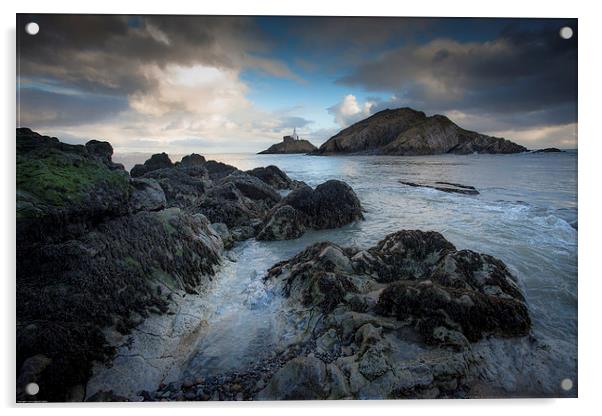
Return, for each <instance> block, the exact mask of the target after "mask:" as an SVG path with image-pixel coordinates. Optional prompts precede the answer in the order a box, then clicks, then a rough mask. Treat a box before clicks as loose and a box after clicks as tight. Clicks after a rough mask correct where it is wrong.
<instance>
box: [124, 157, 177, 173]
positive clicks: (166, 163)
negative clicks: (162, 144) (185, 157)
mask: <svg viewBox="0 0 602 416" xmlns="http://www.w3.org/2000/svg"><path fill="white" fill-rule="evenodd" d="M171 167H173V163H172V161H171V159H170V158H169V156H168V155H167V153H165V152H164V153H157V154H154V155H152V156H151V157H150V159H148V160H147V161H146V162H144V164H143V165H136V166H134V167H133V168H132V170H131V171H130V175H132V177H138V176H142V175H144V174H145V173H147V172H152V171H153V170H157V169H165V168H171Z"/></svg>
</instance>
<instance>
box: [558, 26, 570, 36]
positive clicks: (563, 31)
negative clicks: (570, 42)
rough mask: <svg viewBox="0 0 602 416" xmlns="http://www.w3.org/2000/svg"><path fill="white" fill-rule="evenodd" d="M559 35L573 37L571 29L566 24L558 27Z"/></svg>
mask: <svg viewBox="0 0 602 416" xmlns="http://www.w3.org/2000/svg"><path fill="white" fill-rule="evenodd" d="M560 37H561V38H562V39H570V38H572V37H573V29H571V28H570V27H568V26H565V27H563V28H561V29H560Z"/></svg>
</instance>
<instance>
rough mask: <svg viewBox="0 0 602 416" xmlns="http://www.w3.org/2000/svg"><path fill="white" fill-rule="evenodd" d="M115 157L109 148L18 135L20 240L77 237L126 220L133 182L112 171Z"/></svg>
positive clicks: (30, 134) (28, 133)
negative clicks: (94, 227)
mask: <svg viewBox="0 0 602 416" xmlns="http://www.w3.org/2000/svg"><path fill="white" fill-rule="evenodd" d="M99 149H101V150H99ZM91 152H92V153H91ZM111 152H112V149H111V150H110V151H109V149H108V148H107V147H106V146H104V144H103V145H99V146H98V147H97V146H96V145H93V146H89V147H85V146H81V145H69V144H65V143H61V142H59V141H58V139H56V138H54V137H47V136H41V135H40V134H38V133H35V132H32V131H31V130H29V129H17V158H16V159H17V160H16V162H17V240H18V241H21V242H22V243H23V244H26V243H28V242H36V241H41V240H56V239H61V238H63V237H64V236H76V235H79V234H81V233H82V232H85V231H86V230H87V229H88V227H90V226H92V225H93V224H95V223H98V222H100V221H103V220H105V219H108V218H112V217H116V216H119V215H124V214H126V213H127V212H128V200H129V193H130V189H131V188H130V185H129V180H128V179H129V178H128V175H127V173H126V172H125V171H123V170H120V169H112V168H110V167H109V166H107V164H106V163H105V162H107V163H109V162H110V159H108V158H109V153H111ZM99 155H101V157H100V156H99Z"/></svg>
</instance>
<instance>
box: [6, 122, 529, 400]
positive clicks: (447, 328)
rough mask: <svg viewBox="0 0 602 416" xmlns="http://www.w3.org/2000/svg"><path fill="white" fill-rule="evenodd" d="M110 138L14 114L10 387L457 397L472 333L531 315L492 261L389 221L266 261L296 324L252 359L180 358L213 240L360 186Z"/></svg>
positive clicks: (239, 234) (518, 327)
mask: <svg viewBox="0 0 602 416" xmlns="http://www.w3.org/2000/svg"><path fill="white" fill-rule="evenodd" d="M112 154H113V148H112V146H111V145H110V144H109V143H107V142H102V141H95V140H93V141H90V142H88V143H86V144H85V145H69V144H65V143H62V142H60V141H59V140H58V139H56V138H53V137H47V136H42V135H40V134H38V133H36V132H33V131H31V130H30V129H26V128H20V129H17V285H16V286H17V336H16V338H17V363H16V364H17V399H18V400H27V396H26V395H25V393H24V388H25V385H26V384H27V383H31V382H36V383H38V384H39V385H40V393H39V395H38V396H37V397H36V399H37V400H48V401H82V400H90V401H94V400H102V401H112V400H123V401H125V400H147V401H156V400H276V399H343V398H360V399H364V398H366V399H373V398H389V399H390V398H405V397H415V398H435V397H471V391H472V389H473V387H474V385H475V383H476V382H477V381H478V380H479V374H480V371H481V369H482V368H483V366H486V365H487V362H488V360H490V359H491V357H489V358H488V356H487V354H486V353H482V352H480V351H479V343H480V342H481V341H482V340H484V339H489V338H496V337H498V338H521V337H525V336H527V335H528V334H529V333H530V329H531V318H530V315H529V311H528V308H527V305H526V303H525V299H524V296H523V294H522V292H521V289H520V288H519V285H518V284H517V281H516V278H515V276H514V275H513V274H512V273H511V272H510V270H509V269H508V268H507V267H506V265H505V264H504V263H503V262H502V261H500V260H498V259H496V258H494V257H492V256H489V255H487V254H482V253H478V252H474V251H471V250H459V249H457V248H456V247H455V246H454V245H453V244H452V243H450V242H449V241H447V240H446V239H445V238H444V237H443V236H442V235H441V234H439V233H436V232H430V231H419V230H401V231H398V232H394V233H391V234H389V235H387V236H385V237H384V238H383V239H382V240H381V241H379V242H378V243H376V245H374V246H373V247H370V248H360V247H343V246H339V245H337V244H334V243H331V242H328V241H324V242H321V243H316V244H310V245H308V246H307V247H306V248H305V249H304V250H302V251H301V252H299V253H298V254H296V255H294V256H292V257H291V258H289V259H287V260H283V261H280V262H278V263H276V264H274V265H273V266H272V267H271V268H269V270H268V271H267V272H266V273H263V272H262V275H260V276H257V279H256V281H255V282H254V284H258V285H261V286H263V290H265V291H266V292H267V291H269V292H273V293H277V294H279V296H281V297H282V299H283V301H282V302H283V306H282V307H283V308H284V309H283V310H282V313H281V314H279V315H278V316H280V315H282V316H284V315H285V314H286V315H290V316H295V322H297V323H299V324H300V327H301V329H302V331H301V333H299V334H298V335H297V336H296V337H295V338H294V339H293V340H289V341H287V342H285V343H282V344H278V345H275V346H274V348H273V350H270V351H268V352H269V353H270V354H269V356H268V357H267V358H262V357H257V358H256V360H255V363H254V364H253V365H252V366H251V367H245V368H239V369H236V370H235V371H231V370H229V371H224V372H223V373H222V374H219V375H218V376H216V377H201V376H198V375H197V376H195V375H194V373H192V374H191V372H190V371H188V372H181V371H182V368H181V366H184V365H185V364H186V362H187V360H188V358H189V356H190V354H191V353H192V351H191V349H192V348H193V347H194V346H195V345H197V344H198V341H197V339H198V338H199V337H202V334H203V330H204V328H205V326H206V325H207V322H206V321H205V320H204V319H203V318H202V317H201V316H200V315H199V314H198V310H197V309H196V307H197V306H198V305H197V304H195V303H194V301H195V299H204V298H205V297H206V296H208V293H209V292H210V288H211V283H212V281H214V280H215V279H217V278H219V277H218V276H217V275H218V272H219V270H220V268H221V267H223V263H224V261H225V260H224V258H225V257H226V256H227V255H228V250H229V249H230V248H232V247H235V246H236V245H237V244H243V243H242V242H243V241H244V240H250V239H256V240H290V239H297V238H299V237H300V236H302V235H303V234H304V233H305V232H306V231H308V230H324V229H333V228H338V227H342V226H344V225H346V224H351V223H353V222H354V221H359V220H362V218H363V208H362V204H361V202H360V200H359V198H358V196H357V195H356V193H355V192H354V190H353V189H352V188H351V187H350V186H349V185H347V184H346V183H344V182H342V181H339V180H327V181H325V182H323V183H322V184H319V185H318V186H316V187H315V188H312V187H310V186H308V185H307V184H305V183H303V182H300V181H296V180H294V179H291V178H290V177H288V175H287V174H286V173H285V172H283V171H282V170H280V169H279V168H278V167H276V166H267V167H259V168H255V169H253V170H249V171H246V172H245V171H241V170H239V169H237V168H236V167H234V166H230V165H227V164H224V163H221V162H217V161H211V160H209V161H207V160H206V159H205V158H204V157H203V156H201V155H198V154H191V155H188V156H185V157H183V158H182V159H181V160H180V161H177V162H175V163H174V162H172V160H171V159H170V157H169V155H167V154H165V153H162V154H156V155H153V156H152V157H151V158H149V159H148V160H147V161H146V162H144V163H143V164H139V165H136V166H135V167H134V168H133V169H132V170H131V172H130V173H128V172H127V171H125V170H124V168H123V166H122V165H120V164H117V163H114V162H113V161H112ZM451 185H453V186H455V187H463V188H461V189H469V190H470V187H468V186H465V185H459V184H447V186H451ZM285 192H286V193H287V194H286V195H283V193H285ZM251 241H253V240H251ZM269 244H282V243H278V242H277V241H275V242H270V243H269ZM247 318H248V317H243V319H247ZM283 319H284V318H283ZM283 325H291V323H290V322H288V321H283ZM94 368H95V369H97V370H99V371H100V374H99V372H98V371H96V372H94V371H93V369H94ZM111 368H115V369H117V370H116V373H110V369H111ZM103 369H104V370H106V371H107V372H105V373H104V375H103V372H102V371H103ZM124 369H125V370H126V371H122V370H124ZM93 374H94V376H95V378H94V379H91V377H92V376H93ZM167 375H170V377H171V378H170V380H171V381H170V382H169V383H164V382H163V380H165V379H166V377H167Z"/></svg>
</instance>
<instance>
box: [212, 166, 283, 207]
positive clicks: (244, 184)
mask: <svg viewBox="0 0 602 416" xmlns="http://www.w3.org/2000/svg"><path fill="white" fill-rule="evenodd" d="M222 182H223V183H233V184H234V186H236V187H237V188H238V189H239V190H240V192H242V194H243V195H244V196H246V197H247V198H250V199H253V200H264V201H267V202H268V203H272V205H273V204H275V203H276V202H278V201H280V199H281V197H280V194H279V193H278V192H276V190H275V189H274V188H272V187H271V186H270V185H268V184H267V183H265V182H264V181H262V180H261V179H259V178H257V177H255V176H252V175H249V174H247V173H244V172H233V173H231V174H230V175H228V176H226V177H225V178H224V179H223V181H222Z"/></svg>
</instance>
